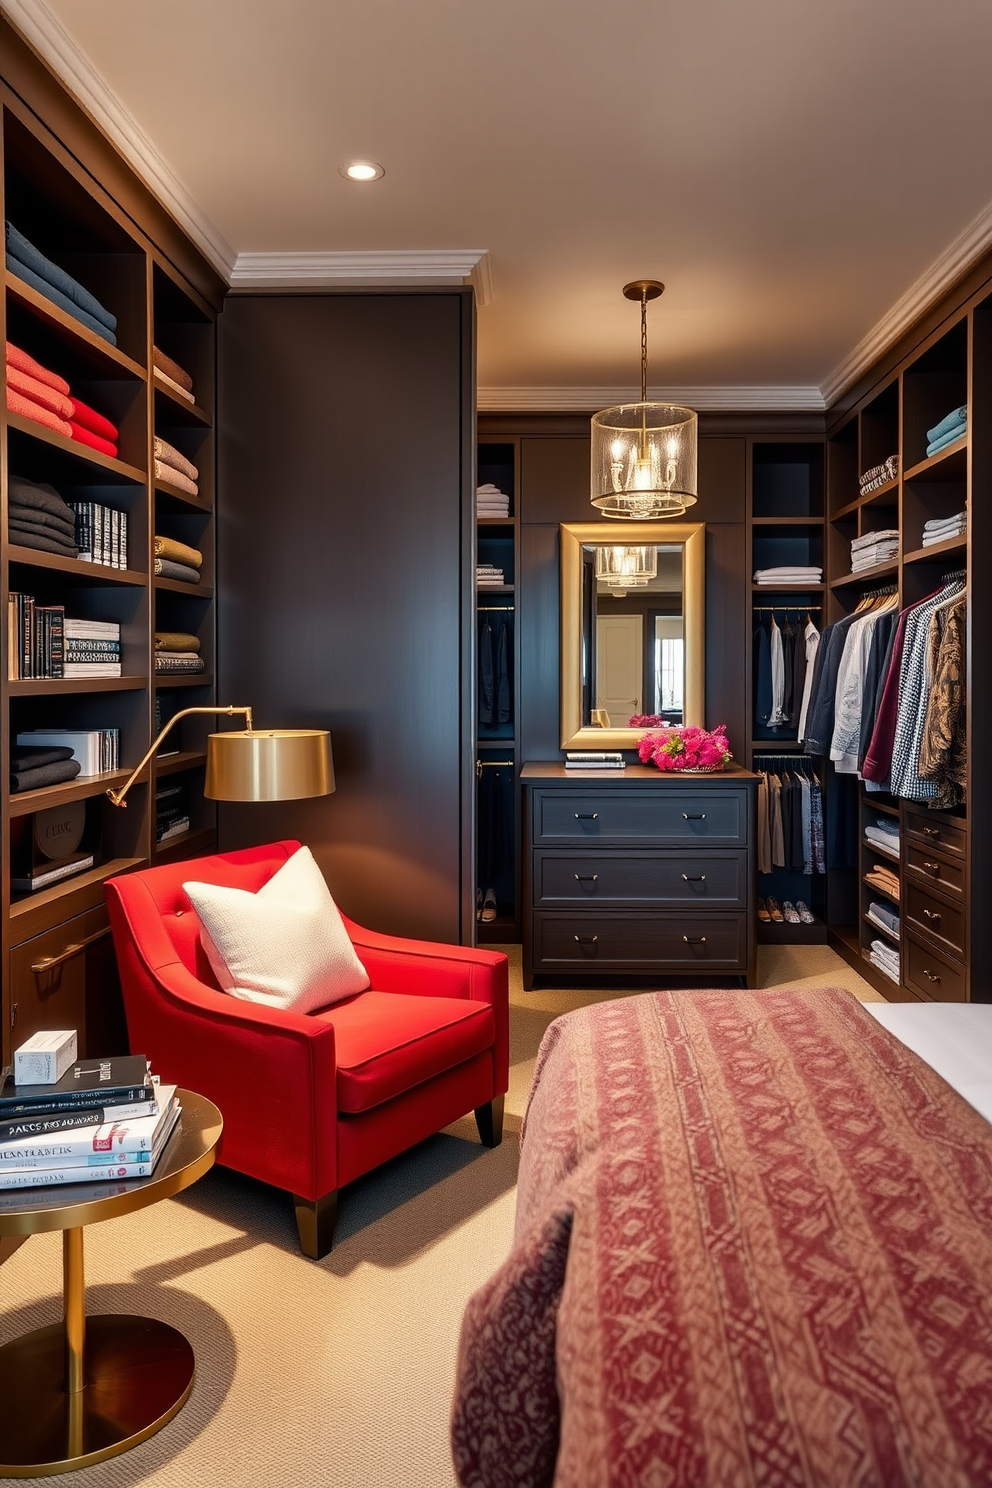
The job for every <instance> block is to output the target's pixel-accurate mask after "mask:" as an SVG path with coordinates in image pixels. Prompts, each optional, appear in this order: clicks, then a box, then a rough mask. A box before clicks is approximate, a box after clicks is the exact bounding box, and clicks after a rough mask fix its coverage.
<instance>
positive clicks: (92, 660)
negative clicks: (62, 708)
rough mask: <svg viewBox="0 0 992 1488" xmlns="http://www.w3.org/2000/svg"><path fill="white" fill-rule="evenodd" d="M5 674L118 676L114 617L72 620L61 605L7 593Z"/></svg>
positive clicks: (118, 639) (14, 676)
mask: <svg viewBox="0 0 992 1488" xmlns="http://www.w3.org/2000/svg"><path fill="white" fill-rule="evenodd" d="M7 625H8V629H7V675H8V677H9V678H10V680H11V681H12V682H17V681H25V680H29V679H31V678H41V677H45V678H52V679H57V678H60V677H119V676H120V675H121V628H120V625H119V624H118V622H117V621H116V620H76V619H73V618H72V617H71V616H67V615H66V613H65V606H64V605H39V604H36V602H35V599H34V596H33V595H31V594H22V593H19V592H11V593H9V594H8V595H7Z"/></svg>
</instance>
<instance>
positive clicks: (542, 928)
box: [521, 763, 758, 989]
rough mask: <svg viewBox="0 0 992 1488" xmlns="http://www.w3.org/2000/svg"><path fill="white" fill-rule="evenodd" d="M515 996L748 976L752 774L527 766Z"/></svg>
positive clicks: (751, 966)
mask: <svg viewBox="0 0 992 1488" xmlns="http://www.w3.org/2000/svg"><path fill="white" fill-rule="evenodd" d="M521 781H522V783H523V786H524V824H525V825H524V831H525V845H524V896H523V898H524V904H523V919H524V926H523V941H524V959H523V972H524V986H525V987H526V988H528V989H530V988H531V987H533V986H534V981H535V978H539V979H541V980H542V981H545V980H548V979H550V978H555V979H556V980H557V981H559V982H561V981H567V982H573V981H576V980H577V981H578V982H579V983H580V984H581V981H582V980H583V979H584V978H585V977H590V976H596V977H604V976H605V977H615V978H626V977H631V978H644V979H649V978H653V979H654V980H656V981H657V980H659V979H660V978H664V977H666V976H677V977H679V978H683V977H696V976H701V977H706V976H710V975H712V976H718V977H724V976H739V977H741V978H744V979H745V982H746V985H748V986H750V985H752V984H753V981H754V975H755V954H756V936H755V924H754V906H755V900H754V895H755V803H756V796H757V783H758V777H757V776H756V775H753V774H751V772H750V771H748V770H742V769H740V768H738V767H736V766H731V767H730V768H728V769H727V770H725V771H723V772H722V773H720V774H715V775H663V774H661V773H660V772H659V771H658V770H656V769H653V768H649V767H647V766H644V765H628V766H627V768H626V770H617V771H615V772H607V771H605V770H597V771H593V770H588V771H587V770H582V771H579V770H566V769H565V767H564V765H562V764H560V763H548V764H540V763H536V764H525V765H524V767H523V769H522V771H521Z"/></svg>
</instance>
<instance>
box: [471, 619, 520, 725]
mask: <svg viewBox="0 0 992 1488" xmlns="http://www.w3.org/2000/svg"><path fill="white" fill-rule="evenodd" d="M512 613H513V607H512V605H480V606H479V615H480V619H479V631H478V648H479V652H478V654H479V727H480V728H483V729H495V728H498V727H499V726H500V725H501V724H507V723H510V722H511V720H512V717H513V707H512V677H511V664H512V662H511V658H512V655H513V639H512V638H513V629H512V623H513V622H512V620H511V619H509V618H507V617H508V616H509V615H512ZM490 615H499V616H500V618H499V619H498V620H495V621H491V620H490V619H489V616H490Z"/></svg>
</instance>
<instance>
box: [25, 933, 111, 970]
mask: <svg viewBox="0 0 992 1488" xmlns="http://www.w3.org/2000/svg"><path fill="white" fill-rule="evenodd" d="M109 934H110V926H109V925H107V926H106V928H105V929H103V930H95V931H94V932H93V934H92V935H87V937H86V939H85V940H77V941H76V942H75V944H73V945H70V946H66V948H65V950H64V951H62V953H61V954H60V955H58V956H44V957H43V958H42V959H41V960H40V961H35V962H33V963H32V965H31V970H32V971H33V972H34V974H35V976H41V974H42V972H44V971H51V969H52V967H53V966H61V965H62V963H63V961H71V960H72V958H73V956H78V955H79V953H80V951H85V950H86V947H87V946H91V945H95V944H96V942H97V941H98V940H103V938H104V937H105V936H107V935H109Z"/></svg>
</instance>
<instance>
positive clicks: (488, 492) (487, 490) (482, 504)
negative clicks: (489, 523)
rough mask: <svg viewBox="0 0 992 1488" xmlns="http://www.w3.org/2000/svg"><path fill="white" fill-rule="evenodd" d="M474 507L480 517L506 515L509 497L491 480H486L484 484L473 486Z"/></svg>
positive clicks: (508, 507) (507, 513)
mask: <svg viewBox="0 0 992 1488" xmlns="http://www.w3.org/2000/svg"><path fill="white" fill-rule="evenodd" d="M475 509H476V512H477V514H478V515H479V516H480V517H508V516H509V515H510V498H509V496H508V495H507V494H506V493H505V491H501V490H500V488H499V486H494V485H493V483H492V481H486V483H485V485H482V486H476V488H475Z"/></svg>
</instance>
